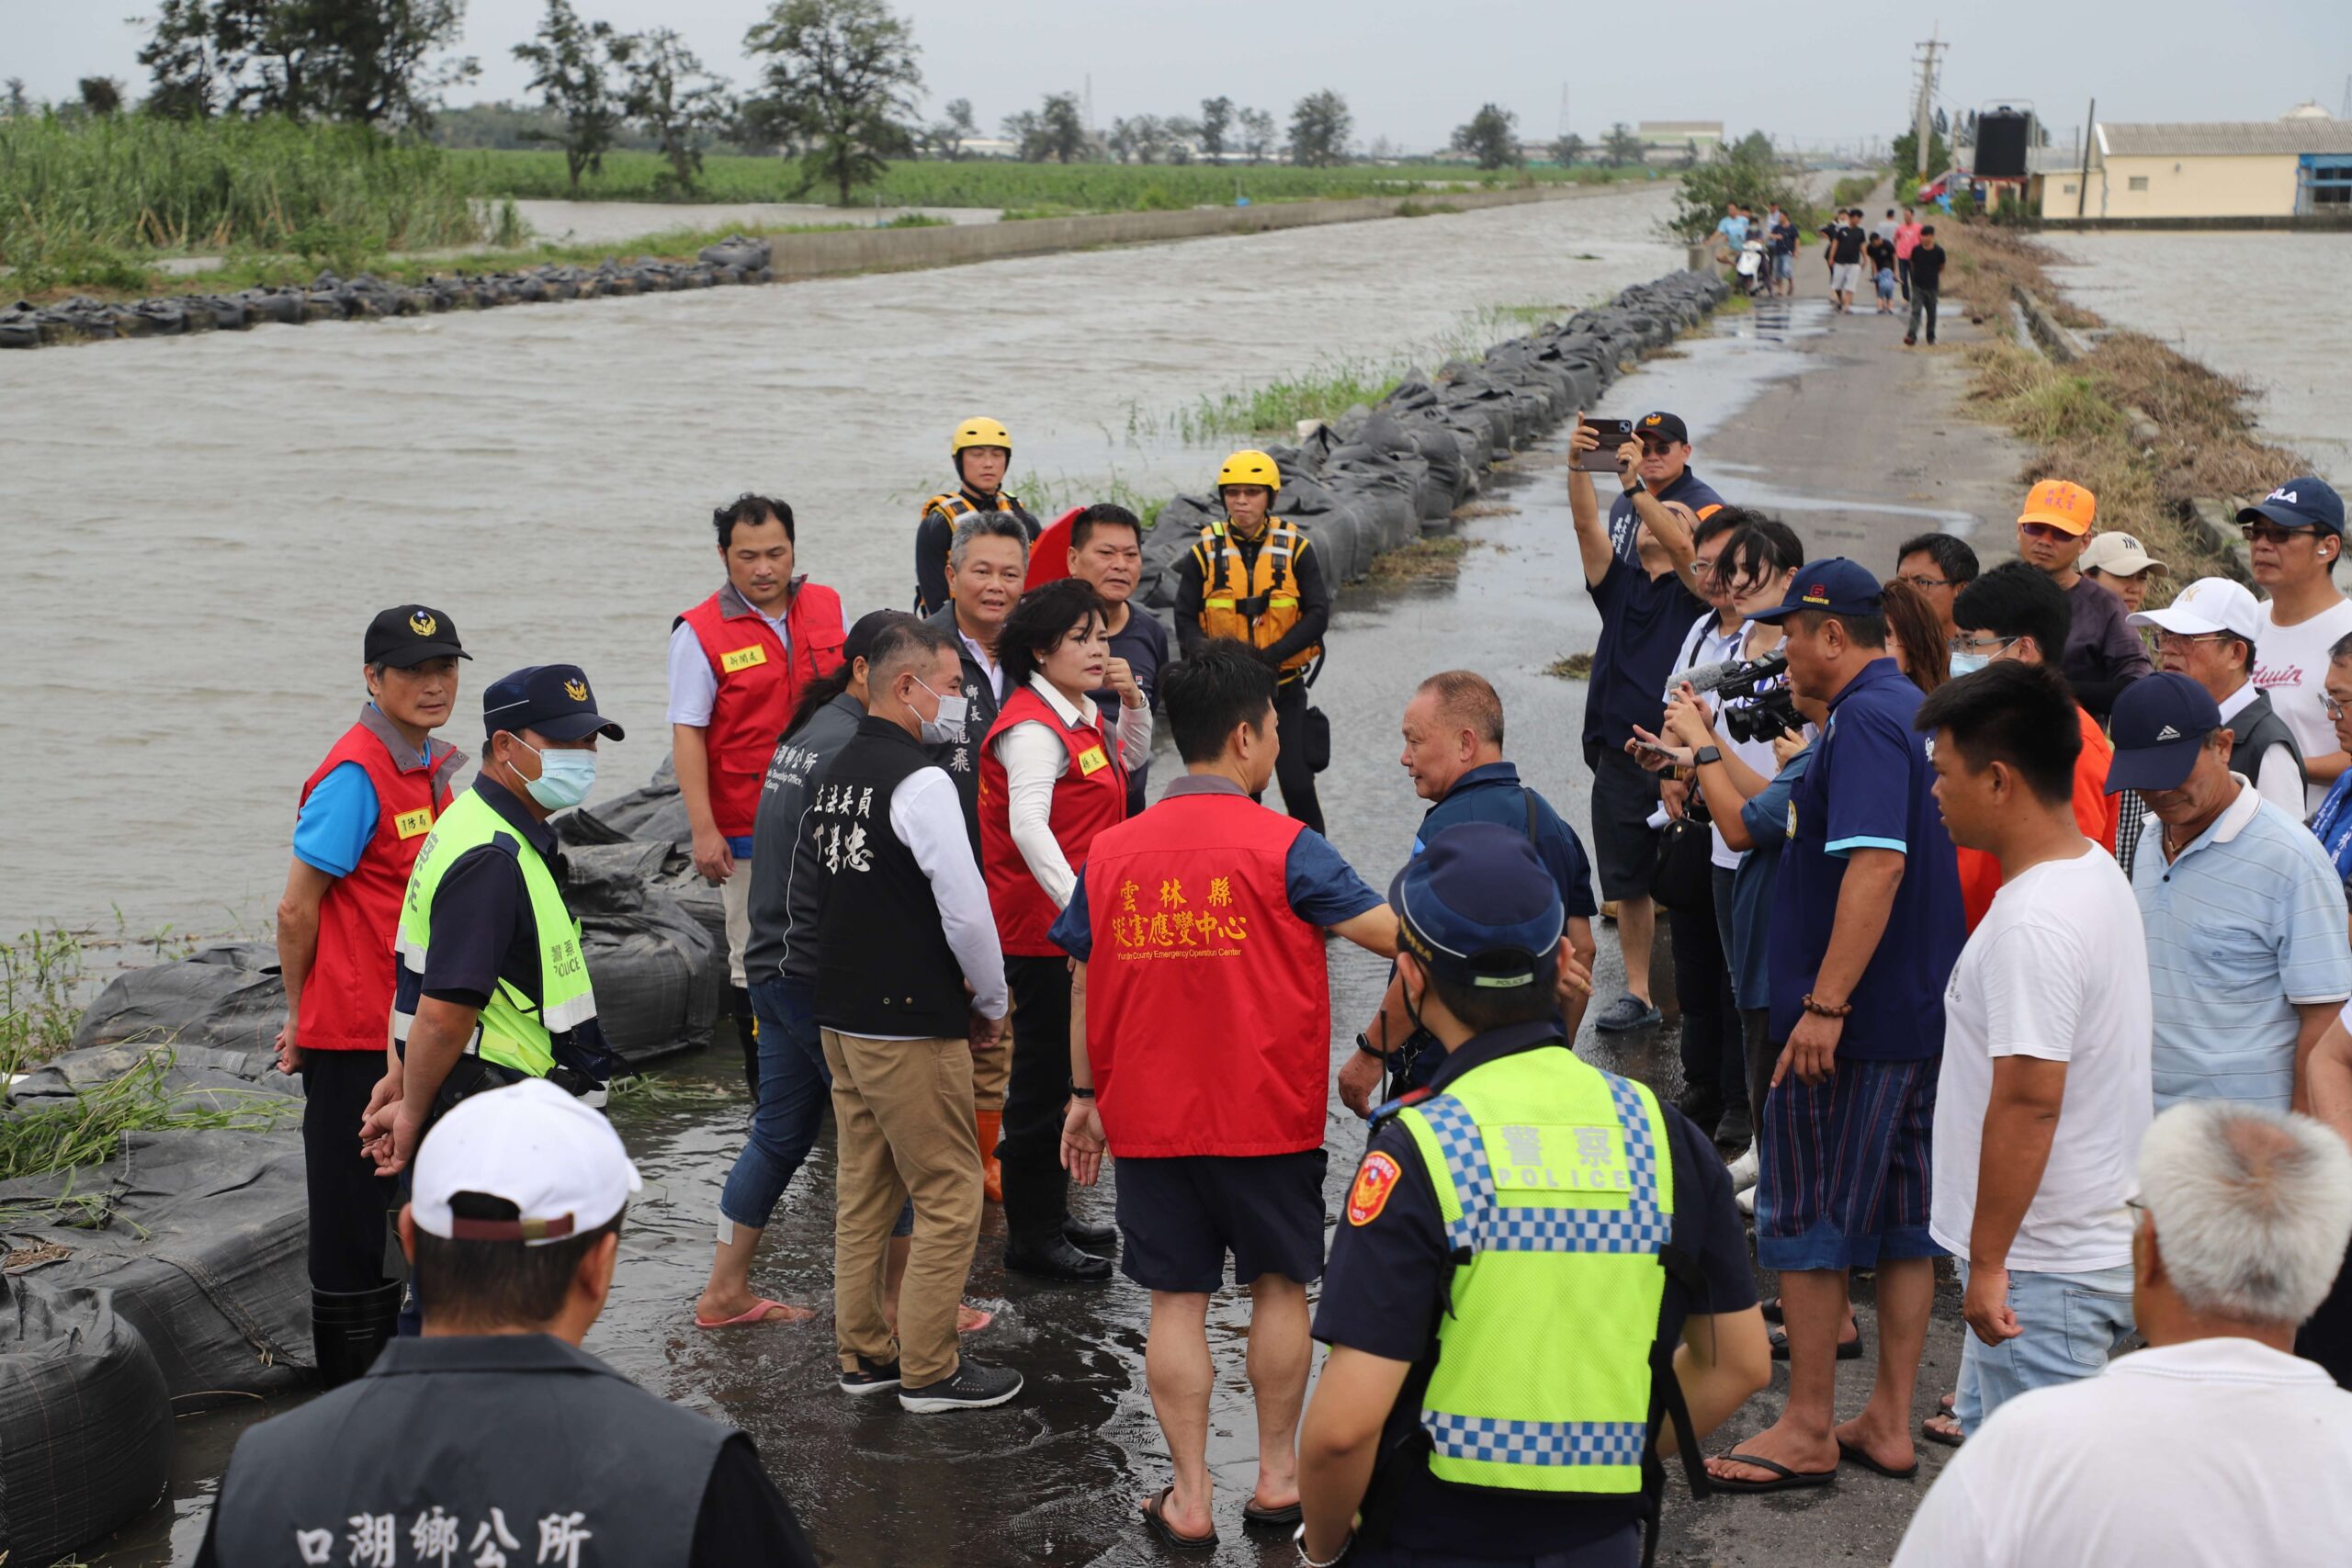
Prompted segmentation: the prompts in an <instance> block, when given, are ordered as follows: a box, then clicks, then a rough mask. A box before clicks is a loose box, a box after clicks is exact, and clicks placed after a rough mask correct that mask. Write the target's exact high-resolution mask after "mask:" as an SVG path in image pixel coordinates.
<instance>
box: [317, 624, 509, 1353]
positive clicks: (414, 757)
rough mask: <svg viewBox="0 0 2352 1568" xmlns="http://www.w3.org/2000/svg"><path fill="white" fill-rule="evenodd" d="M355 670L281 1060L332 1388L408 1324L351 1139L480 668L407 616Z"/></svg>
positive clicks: (369, 1174) (369, 1185)
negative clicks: (451, 730)
mask: <svg viewBox="0 0 2352 1568" xmlns="http://www.w3.org/2000/svg"><path fill="white" fill-rule="evenodd" d="M361 657H362V659H363V660H364V662H363V665H362V668H361V671H360V673H361V677H362V679H364V680H365V681H366V682H367V685H368V703H367V705H366V706H364V707H362V708H361V709H360V710H359V717H358V718H357V720H356V721H355V722H354V723H353V724H352V726H351V728H349V729H346V730H345V731H344V732H343V738H342V739H340V740H337V741H336V742H335V743H334V748H333V749H332V750H329V751H328V752H327V754H326V758H325V760H324V761H322V762H320V763H319V765H318V766H317V767H316V768H314V769H312V770H311V776H310V778H309V779H308V780H307V781H305V782H304V784H303V785H302V796H301V810H300V816H299V817H297V818H296V819H295V823H294V863H293V864H292V865H291V866H290V867H289V868H288V871H287V874H286V893H285V896H284V897H281V898H280V899H279V900H278V904H277V968H278V974H279V975H280V976H281V977H282V978H283V979H284V981H285V983H286V1027H285V1028H284V1029H282V1030H280V1031H278V1034H277V1060H278V1066H279V1068H280V1069H281V1070H282V1071H285V1072H289V1073H290V1072H300V1074H301V1075H302V1168H303V1176H304V1179H305V1181H306V1184H307V1186H308V1188H309V1190H310V1207H311V1213H310V1219H311V1224H310V1263H311V1343H312V1344H313V1345H314V1346H315V1347H316V1349H317V1355H318V1364H319V1373H320V1376H321V1378H322V1380H323V1381H324V1382H325V1383H326V1385H327V1386H328V1387H330V1388H334V1387H335V1386H337V1385H339V1384H342V1383H345V1382H350V1381H351V1380H352V1379H353V1378H356V1377H357V1376H358V1375H359V1374H360V1373H362V1372H364V1371H367V1370H368V1364H369V1363H370V1362H372V1361H373V1360H375V1359H376V1352H377V1351H378V1350H379V1349H380V1348H382V1345H383V1341H384V1340H385V1339H387V1338H389V1337H390V1335H391V1332H392V1324H393V1320H394V1318H395V1316H396V1315H397V1314H398V1313H399V1310H400V1293H401V1288H400V1284H399V1282H398V1281H391V1282H387V1281H386V1280H385V1279H384V1216H385V1215H386V1214H387V1213H390V1211H391V1210H392V1208H393V1207H394V1206H395V1204H396V1203H397V1202H398V1201H399V1200H398V1199H397V1198H395V1197H394V1196H393V1193H392V1188H391V1184H390V1182H389V1181H386V1180H385V1179H383V1178H382V1177H380V1176H379V1175H377V1173H376V1164H375V1162H374V1161H373V1160H371V1159H369V1158H368V1157H367V1156H365V1155H363V1154H362V1153H360V1150H359V1145H358V1143H357V1141H356V1134H357V1132H358V1129H359V1123H360V1120H361V1118H362V1117H364V1116H365V1115H366V1114H367V1111H368V1093H369V1091H370V1090H371V1089H374V1088H375V1086H376V1082H377V1080H378V1079H379V1078H381V1077H383V1076H384V1070H385V1044H386V1041H387V1038H388V1020H390V1017H391V1013H392V970H393V959H392V932H393V928H394V927H395V926H397V925H398V924H399V922H400V915H401V893H402V892H404V891H405V890H406V889H407V887H408V876H409V869H410V868H411V867H412V866H413V865H414V864H415V863H416V852H417V850H418V849H419V848H420V847H421V846H422V845H423V844H424V838H425V835H426V834H427V833H428V832H430V831H431V830H432V828H433V822H434V819H435V818H436V817H438V816H440V814H441V813H442V812H443V811H444V810H446V809H447V807H448V805H449V795H450V781H451V780H452V779H453V778H454V777H456V775H457V772H458V767H459V766H460V765H461V764H462V763H463V762H464V761H465V760H466V758H465V753H463V752H462V751H459V750H458V749H457V748H456V747H454V746H452V745H450V744H449V743H448V742H447V741H446V740H435V739H432V731H434V730H435V729H437V728H440V727H441V726H442V725H443V724H445V723H447V721H448V718H449V715H450V713H451V712H452V711H453V710H454V709H455V707H456V706H457V701H458V660H460V659H468V658H470V657H472V656H471V655H470V654H469V653H467V652H466V650H465V648H464V647H463V645H461V644H460V643H459V642H458V628H457V626H456V625H455V624H454V623H453V622H452V621H451V620H450V619H449V617H448V616H447V615H443V614H442V613H441V612H440V611H438V610H435V609H432V608H429V607H428V606H426V605H424V604H398V605H394V606H393V607H392V608H391V609H389V610H386V611H384V612H383V613H382V614H381V615H378V616H377V617H376V618H375V619H374V620H373V621H371V622H369V623H368V635H367V637H366V639H365V640H364V642H363V644H362V650H361Z"/></svg>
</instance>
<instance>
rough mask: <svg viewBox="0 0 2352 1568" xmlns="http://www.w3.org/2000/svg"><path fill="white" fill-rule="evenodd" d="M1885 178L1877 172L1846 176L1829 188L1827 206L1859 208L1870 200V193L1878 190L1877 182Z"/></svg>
mask: <svg viewBox="0 0 2352 1568" xmlns="http://www.w3.org/2000/svg"><path fill="white" fill-rule="evenodd" d="M1885 177H1886V175H1884V174H1883V173H1880V172H1877V171H1873V172H1871V173H1870V174H1867V175H1847V176H1846V177H1845V178H1844V179H1842V180H1839V181H1838V183H1837V184H1836V185H1834V186H1830V187H1829V205H1830V206H1831V207H1833V208H1839V207H1859V206H1860V205H1861V204H1862V203H1863V202H1866V201H1868V200H1869V199H1870V198H1871V192H1872V191H1874V190H1876V189H1878V183H1879V181H1881V180H1883V179H1884V178H1885Z"/></svg>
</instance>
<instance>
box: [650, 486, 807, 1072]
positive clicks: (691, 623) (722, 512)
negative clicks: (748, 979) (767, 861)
mask: <svg viewBox="0 0 2352 1568" xmlns="http://www.w3.org/2000/svg"><path fill="white" fill-rule="evenodd" d="M711 523H712V525H714V526H715V527H716V528H717V529H718V558H719V562H720V564H721V565H722V566H724V567H725V568H726V570H727V581H726V582H725V584H723V585H722V586H721V587H720V588H719V590H718V592H715V593H713V594H712V595H711V596H710V597H709V598H707V599H706V600H704V601H703V602H702V603H701V604H696V605H695V607H694V608H693V609H691V610H688V611H687V612H686V613H685V614H684V615H680V616H678V617H677V618H676V619H675V620H673V621H672V622H671V623H670V757H671V761H672V763H673V766H674V767H675V769H676V771H677V775H678V795H679V797H680V798H681V799H683V800H684V802H685V806H686V820H687V821H688V822H689V823H690V824H692V826H693V828H694V855H695V870H696V871H698V872H700V873H702V874H703V875H704V876H706V877H707V878H709V879H710V880H711V881H713V882H716V883H718V885H719V887H720V890H721V891H720V897H721V899H722V900H723V902H724V904H725V906H726V911H727V983H728V985H729V987H730V989H729V993H728V996H729V1011H730V1012H731V1013H732V1015H733V1017H734V1020H735V1035H736V1039H737V1040H738V1041H739V1042H740V1043H741V1047H742V1052H743V1078H744V1081H745V1082H746V1083H748V1084H750V1085H751V1088H752V1098H753V1099H754V1100H756V1099H757V1098H758V1097H759V1089H760V1055H759V1046H758V1045H757V1043H754V1041H753V1039H752V1035H753V1032H754V1031H753V1029H752V1002H751V995H750V992H749V991H748V990H747V989H746V987H745V984H744V979H743V948H744V944H745V943H746V942H748V941H749V940H750V938H751V934H752V916H751V897H752V893H751V888H752V875H751V860H752V829H753V827H754V825H755V819H756V818H757V817H758V813H759V805H760V784H761V782H762V780H763V779H764V778H765V777H766V775H767V770H768V761H769V759H770V758H771V757H773V756H774V755H775V743H776V741H777V740H778V739H781V738H782V737H783V735H784V727H785V725H786V722H788V721H789V720H790V719H791V717H792V713H793V709H794V708H795V707H797V705H799V701H800V692H801V689H802V688H803V687H805V686H807V685H809V683H810V682H816V681H820V680H822V679H823V678H824V677H825V676H827V675H830V674H831V673H832V672H833V671H836V670H838V669H840V668H841V663H842V637H843V636H844V633H843V632H842V600H841V595H840V594H838V593H836V592H833V591H832V590H831V589H830V588H827V587H825V586H824V585H822V584H821V583H815V582H811V581H809V579H808V578H807V577H806V576H798V577H796V576H795V575H793V570H792V569H793V565H794V555H793V549H794V535H793V523H792V508H791V507H789V506H787V505H786V504H785V503H784V502H781V501H773V500H770V499H769V498H768V497H766V496H763V495H743V496H739V497H738V498H737V499H736V500H735V501H734V502H731V503H730V504H729V505H726V506H722V507H720V508H718V510H717V511H716V512H714V513H711Z"/></svg>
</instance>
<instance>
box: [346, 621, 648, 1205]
mask: <svg viewBox="0 0 2352 1568" xmlns="http://www.w3.org/2000/svg"><path fill="white" fill-rule="evenodd" d="M482 728H483V730H484V731H485V733H486V734H487V736H488V739H487V740H486V741H485V742H484V744H483V746H482V765H481V772H480V773H477V774H476V775H475V777H474V784H473V788H471V789H469V790H468V791H467V792H466V793H465V794H463V795H459V796H458V797H457V798H456V799H455V800H454V801H452V802H451V803H450V805H449V808H448V809H447V811H445V812H443V813H442V814H441V818H440V820H439V821H437V822H435V824H434V826H433V831H432V832H431V833H429V834H427V835H426V836H425V840H424V847H423V848H421V849H420V850H418V851H417V855H416V865H415V867H414V868H413V870H412V871H411V872H410V874H409V879H408V892H407V895H406V896H405V897H404V898H403V899H402V900H401V922H400V938H399V942H398V943H397V950H398V952H399V953H400V974H399V976H398V978H397V983H396V985H395V987H394V992H393V999H392V1049H391V1054H390V1069H389V1071H387V1072H386V1074H385V1076H384V1079H383V1081H382V1082H381V1083H379V1084H378V1085H377V1086H376V1090H375V1095H374V1097H373V1099H372V1100H370V1101H369V1104H368V1119H367V1122H366V1123H365V1125H364V1126H363V1128H362V1137H363V1140H364V1141H365V1143H366V1145H367V1146H368V1151H369V1152H370V1153H371V1154H372V1155H373V1156H374V1157H375V1160H376V1168H377V1169H378V1170H379V1171H380V1172H381V1173H383V1174H384V1175H387V1176H390V1175H394V1174H396V1173H398V1172H399V1171H401V1170H402V1169H404V1168H406V1167H407V1166H408V1163H409V1162H410V1161H411V1160H413V1159H414V1158H415V1157H416V1146H417V1145H418V1143H419V1142H420V1141H421V1140H422V1139H423V1138H424V1130H425V1128H427V1127H428V1126H430V1125H431V1124H432V1122H433V1121H434V1119H435V1117H436V1116H438V1115H440V1114H441V1113H442V1112H444V1111H447V1110H448V1108H449V1107H450V1106H452V1105H455V1104H456V1103H458V1101H459V1100H464V1099H466V1098H467V1097H469V1096H470V1095H474V1094H479V1093H481V1091H483V1090H484V1089H499V1088H503V1087H504V1086H505V1085H507V1084H511V1083H517V1082H520V1081H521V1080H522V1079H524V1078H539V1077H553V1078H554V1079H555V1080H556V1082H557V1085H558V1087H560V1088H562V1089H568V1090H570V1091H571V1092H574V1093H580V1094H589V1093H593V1092H596V1091H599V1090H601V1089H602V1088H603V1086H604V1083H605V1079H606V1078H607V1077H610V1076H611V1072H612V1067H613V1066H614V1064H615V1061H616V1058H615V1057H614V1055H613V1054H612V1050H611V1048H610V1047H609V1046H607V1045H606V1044H605V1036H604V1032H603V1031H602V1030H600V1029H598V1028H597V1026H596V993H595V991H594V988H593V987H591V986H590V984H589V976H588V964H587V960H586V958H585V956H584V955H583V954H582V952H581V946H580V923H579V922H578V921H577V920H575V919H572V916H571V910H570V909H569V908H566V907H565V906H564V901H563V880H562V879H563V857H562V856H561V855H560V854H558V853H557V852H556V836H555V829H552V828H550V827H548V818H550V817H552V816H554V815H555V814H556V813H557V812H559V811H561V810H563V809H565V808H566V807H573V806H577V805H579V804H580V803H581V801H582V800H583V799H585V798H586V797H587V795H588V791H589V789H590V788H591V787H592V786H594V784H595V782H596V738H597V737H598V736H599V735H603V736H606V737H608V738H610V739H614V740H618V739H621V727H620V726H619V725H617V724H615V723H614V722H613V721H612V720H610V719H608V718H606V717H605V716H604V715H602V714H600V713H598V712H597V711H596V698H595V694H594V693H593V692H591V691H590V690H589V688H588V677H587V674H586V673H585V672H584V671H582V670H581V669H580V667H579V666H578V665H576V664H534V665H529V666H526V667H525V668H524V669H521V670H517V671H515V672H514V673H513V674H511V675H506V676H503V677H501V678H500V679H498V680H496V681H493V682H491V684H490V689H489V690H488V691H486V692H484V693H483V694H482Z"/></svg>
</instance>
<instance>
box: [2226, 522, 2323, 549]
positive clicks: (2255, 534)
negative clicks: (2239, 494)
mask: <svg viewBox="0 0 2352 1568" xmlns="http://www.w3.org/2000/svg"><path fill="white" fill-rule="evenodd" d="M2238 532H2239V533H2241V534H2243V535H2245V542H2246V543H2247V544H2249V545H2283V544H2285V543H2286V542H2287V541H2288V540H2290V539H2301V538H2310V539H2312V540H2313V541H2314V542H2316V541H2317V540H2318V538H2319V530H2318V529H2316V528H2281V527H2279V526H2278V525H2277V524H2276V523H2242V524H2240V525H2238Z"/></svg>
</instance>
